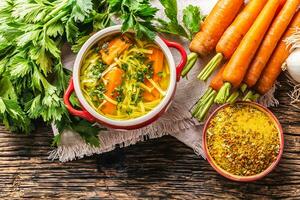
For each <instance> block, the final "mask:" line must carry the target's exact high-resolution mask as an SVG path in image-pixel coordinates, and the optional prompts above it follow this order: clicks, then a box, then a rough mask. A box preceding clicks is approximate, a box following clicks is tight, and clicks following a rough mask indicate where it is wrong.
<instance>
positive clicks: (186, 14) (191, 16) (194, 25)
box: [183, 5, 204, 40]
mask: <svg viewBox="0 0 300 200" xmlns="http://www.w3.org/2000/svg"><path fill="white" fill-rule="evenodd" d="M203 20H204V17H203V16H202V15H201V13H200V9H199V7H197V6H192V5H189V6H187V7H186V8H185V9H184V10H183V23H184V26H185V27H186V28H187V29H188V31H189V33H190V34H189V39H190V40H191V39H192V38H193V36H194V34H195V33H197V32H198V31H199V29H200V24H201V21H203Z"/></svg>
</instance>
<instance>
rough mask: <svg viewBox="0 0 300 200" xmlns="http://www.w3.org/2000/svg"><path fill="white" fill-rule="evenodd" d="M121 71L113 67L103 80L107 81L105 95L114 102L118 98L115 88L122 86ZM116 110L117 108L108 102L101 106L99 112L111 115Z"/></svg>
mask: <svg viewBox="0 0 300 200" xmlns="http://www.w3.org/2000/svg"><path fill="white" fill-rule="evenodd" d="M123 73H124V72H123V70H122V69H120V68H117V67H114V68H113V69H112V70H110V71H109V72H108V73H107V74H106V75H105V76H104V79H105V80H107V85H106V92H105V95H106V96H107V97H109V98H111V99H113V100H115V99H116V98H117V96H118V93H116V91H115V90H116V88H117V87H119V86H120V85H121V84H122V81H123V80H122V75H123ZM116 109H117V106H116V105H115V104H113V103H111V102H109V101H107V102H106V103H104V104H103V106H102V107H101V111H102V112H103V113H104V114H113V113H114V112H115V111H116Z"/></svg>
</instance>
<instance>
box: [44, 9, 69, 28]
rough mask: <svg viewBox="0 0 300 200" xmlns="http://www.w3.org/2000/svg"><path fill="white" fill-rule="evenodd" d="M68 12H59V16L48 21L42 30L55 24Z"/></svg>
mask: <svg viewBox="0 0 300 200" xmlns="http://www.w3.org/2000/svg"><path fill="white" fill-rule="evenodd" d="M67 13H68V12H67V11H64V12H61V13H60V14H59V15H57V16H55V17H54V18H52V19H51V20H49V21H48V22H47V23H46V24H45V25H44V28H47V27H48V26H50V25H51V24H53V23H55V22H57V21H58V20H60V19H61V18H62V17H64V16H65V15H66V14H67Z"/></svg>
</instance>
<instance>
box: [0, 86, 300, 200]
mask: <svg viewBox="0 0 300 200" xmlns="http://www.w3.org/2000/svg"><path fill="white" fill-rule="evenodd" d="M289 89H290V88H289V87H288V86H287V85H286V84H283V86H282V87H281V88H279V89H278V90H277V96H278V97H279V100H280V103H281V104H280V106H279V107H276V108H272V110H273V111H274V112H275V114H276V116H278V118H279V120H280V122H281V123H282V125H283V129H284V132H285V150H284V154H283V157H282V160H281V161H280V163H279V166H278V167H277V168H276V169H275V170H274V171H273V172H272V173H271V174H269V175H268V176H267V177H265V178H264V179H262V180H260V181H257V182H254V183H243V184H241V183H236V182H232V181H229V180H227V179H225V178H223V177H221V176H220V175H218V174H217V173H216V172H215V171H214V170H213V169H212V168H211V167H210V166H209V164H208V163H207V162H206V161H205V160H203V159H201V158H200V157H198V156H196V155H195V154H194V152H193V151H192V150H191V149H189V148H187V147H186V146H185V145H184V144H182V143H180V142H178V141H176V140H175V139H174V138H172V137H170V136H166V137H163V138H161V139H157V140H152V141H147V142H144V143H140V144H137V145H135V146H131V147H128V148H125V149H117V150H115V151H113V152H109V153H106V154H103V155H98V156H92V157H89V158H85V159H82V160H78V161H73V162H69V163H59V162H57V161H54V162H52V161H49V160H47V155H48V152H49V151H51V150H52V147H50V144H51V141H52V134H51V130H50V129H49V128H47V127H43V128H39V129H38V130H37V131H36V133H34V134H32V135H30V136H25V135H19V134H18V135H17V134H12V133H9V132H8V131H6V130H5V129H4V128H3V127H0V198H29V199H33V198H37V199H40V198H52V199H60V198H61V199H65V198H69V199H74V198H84V199H99V198H101V199H102V198H105V199H140V198H146V199H147V198H148V199H152V198H153V199H196V198H203V199H212V198H226V199H228V198H230V199H240V198H246V199H252V198H259V199H273V198H289V199H299V198H300V118H299V114H300V111H298V110H296V109H295V108H293V107H290V106H288V102H289V97H288V91H289Z"/></svg>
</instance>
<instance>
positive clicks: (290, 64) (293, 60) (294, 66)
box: [286, 48, 300, 83]
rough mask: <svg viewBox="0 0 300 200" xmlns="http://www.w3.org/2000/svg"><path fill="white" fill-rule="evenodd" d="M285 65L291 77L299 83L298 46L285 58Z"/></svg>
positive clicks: (299, 63)
mask: <svg viewBox="0 0 300 200" xmlns="http://www.w3.org/2000/svg"><path fill="white" fill-rule="evenodd" d="M286 67H287V70H288V72H289V74H290V75H291V77H292V78H293V79H294V80H295V81H297V82H298V83H300V48H298V49H295V50H294V51H293V52H292V53H291V54H290V55H289V57H288V58H287V59H286Z"/></svg>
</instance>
